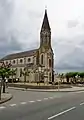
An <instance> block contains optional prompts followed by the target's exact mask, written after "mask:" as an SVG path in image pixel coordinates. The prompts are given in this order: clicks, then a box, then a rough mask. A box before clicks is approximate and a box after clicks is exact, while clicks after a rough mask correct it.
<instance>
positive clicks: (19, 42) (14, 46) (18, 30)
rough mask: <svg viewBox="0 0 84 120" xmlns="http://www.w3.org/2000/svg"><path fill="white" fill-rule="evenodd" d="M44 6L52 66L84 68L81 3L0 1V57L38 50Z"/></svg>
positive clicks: (74, 0)
mask: <svg viewBox="0 0 84 120" xmlns="http://www.w3.org/2000/svg"><path fill="white" fill-rule="evenodd" d="M45 7H47V13H48V19H49V23H50V27H51V33H52V40H51V41H52V48H53V51H54V58H55V60H54V61H55V66H57V67H61V66H62V67H64V66H65V65H66V67H67V66H70V65H71V66H72V65H74V64H75V66H78V64H79V65H80V66H82V65H84V63H83V60H82V61H81V60H80V59H81V58H83V53H84V0H31V1H30V0H0V57H3V56H5V55H7V54H10V53H15V52H20V51H25V50H31V49H35V48H38V47H39V43H40V30H41V25H42V21H43V17H44V12H45ZM73 56H74V57H73ZM80 57H81V58H80ZM70 62H71V63H70ZM60 63H61V64H60Z"/></svg>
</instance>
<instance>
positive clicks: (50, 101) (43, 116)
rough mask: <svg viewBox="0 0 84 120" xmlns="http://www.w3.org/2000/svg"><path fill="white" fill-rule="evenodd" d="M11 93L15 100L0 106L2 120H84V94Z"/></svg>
mask: <svg viewBox="0 0 84 120" xmlns="http://www.w3.org/2000/svg"><path fill="white" fill-rule="evenodd" d="M10 92H12V93H13V94H14V98H13V99H12V100H11V101H9V102H7V103H5V104H2V105H0V120H79V119H80V120H84V92H77V93H57V92H54V93H53V92H52V93H49V92H48V93H46V92H29V91H17V90H10Z"/></svg>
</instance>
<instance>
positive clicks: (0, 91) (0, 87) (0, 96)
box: [0, 86, 1, 100]
mask: <svg viewBox="0 0 84 120" xmlns="http://www.w3.org/2000/svg"><path fill="white" fill-rule="evenodd" d="M0 100H1V86H0Z"/></svg>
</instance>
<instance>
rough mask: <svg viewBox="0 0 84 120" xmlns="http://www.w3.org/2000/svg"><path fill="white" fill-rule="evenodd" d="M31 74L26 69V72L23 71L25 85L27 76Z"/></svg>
mask: <svg viewBox="0 0 84 120" xmlns="http://www.w3.org/2000/svg"><path fill="white" fill-rule="evenodd" d="M29 73H30V72H29V71H28V69H27V68H24V71H21V74H22V75H23V76H24V83H25V82H26V76H29Z"/></svg>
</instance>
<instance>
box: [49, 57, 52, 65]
mask: <svg viewBox="0 0 84 120" xmlns="http://www.w3.org/2000/svg"><path fill="white" fill-rule="evenodd" d="M51 65H52V63H51V59H49V67H51Z"/></svg>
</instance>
